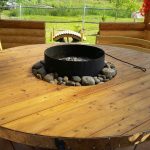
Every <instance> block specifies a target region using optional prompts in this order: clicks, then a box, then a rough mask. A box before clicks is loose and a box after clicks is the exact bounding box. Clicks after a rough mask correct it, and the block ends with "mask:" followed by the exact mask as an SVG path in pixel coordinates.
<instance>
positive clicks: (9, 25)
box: [0, 20, 45, 49]
mask: <svg viewBox="0 0 150 150" xmlns="http://www.w3.org/2000/svg"><path fill="white" fill-rule="evenodd" d="M0 40H1V42H2V47H3V49H6V48H10V47H17V46H22V45H29V44H43V43H45V23H44V22H38V21H20V20H0Z"/></svg>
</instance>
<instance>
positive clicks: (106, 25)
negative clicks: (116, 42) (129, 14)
mask: <svg viewBox="0 0 150 150" xmlns="http://www.w3.org/2000/svg"><path fill="white" fill-rule="evenodd" d="M99 29H100V30H136V31H144V29H145V24H144V23H137V22H136V23H131V22H129V23H128V22H126V23H125V22H117V23H115V22H114V23H112V22H101V23H100V24H99Z"/></svg>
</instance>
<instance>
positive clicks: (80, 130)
mask: <svg viewBox="0 0 150 150" xmlns="http://www.w3.org/2000/svg"><path fill="white" fill-rule="evenodd" d="M49 46H50V45H46V44H44V45H30V46H21V47H16V48H10V49H8V50H4V51H3V52H1V53H0V137H1V138H4V139H8V140H11V141H14V142H18V143H22V144H27V145H32V146H36V147H43V148H51V149H56V148H58V149H61V148H62V150H63V149H71V150H83V149H85V150H91V149H93V150H100V149H102V150H103V149H106V150H107V149H109V148H110V147H112V148H116V147H124V146H128V145H133V144H134V143H138V142H142V141H145V140H148V139H149V138H150V132H149V131H150V54H149V53H144V52H139V51H135V50H132V49H129V48H117V47H112V46H100V47H101V48H103V49H104V50H105V51H106V52H107V53H109V54H111V55H113V56H115V57H117V58H120V59H122V60H125V61H128V62H130V63H134V64H136V65H139V66H142V67H146V68H147V72H142V71H141V70H139V69H136V68H133V67H132V66H130V65H128V64H124V63H122V62H120V61H117V60H115V59H113V58H110V57H107V56H106V60H107V61H111V62H112V63H114V64H115V65H116V67H117V70H118V74H117V76H116V77H115V78H114V79H112V80H111V81H109V82H106V83H104V84H98V85H95V86H84V87H68V86H60V85H54V84H49V83H47V82H44V81H42V80H39V79H37V78H36V77H35V76H34V75H33V74H32V73H31V67H32V65H33V64H34V63H36V62H37V61H39V60H43V59H44V55H43V53H44V50H45V49H46V48H47V47H49Z"/></svg>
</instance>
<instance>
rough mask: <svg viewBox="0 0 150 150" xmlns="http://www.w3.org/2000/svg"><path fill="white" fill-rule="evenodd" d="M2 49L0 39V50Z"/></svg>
mask: <svg viewBox="0 0 150 150" xmlns="http://www.w3.org/2000/svg"><path fill="white" fill-rule="evenodd" d="M2 50H3V49H2V44H1V41H0V51H2Z"/></svg>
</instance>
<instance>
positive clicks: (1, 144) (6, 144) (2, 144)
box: [0, 138, 14, 150]
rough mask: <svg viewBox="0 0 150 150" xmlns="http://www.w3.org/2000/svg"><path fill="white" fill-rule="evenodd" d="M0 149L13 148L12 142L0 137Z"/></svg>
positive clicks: (11, 149) (10, 149)
mask: <svg viewBox="0 0 150 150" xmlns="http://www.w3.org/2000/svg"><path fill="white" fill-rule="evenodd" d="M0 149H1V150H14V148H13V146H12V144H11V142H10V141H8V140H4V139H2V138H0Z"/></svg>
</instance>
